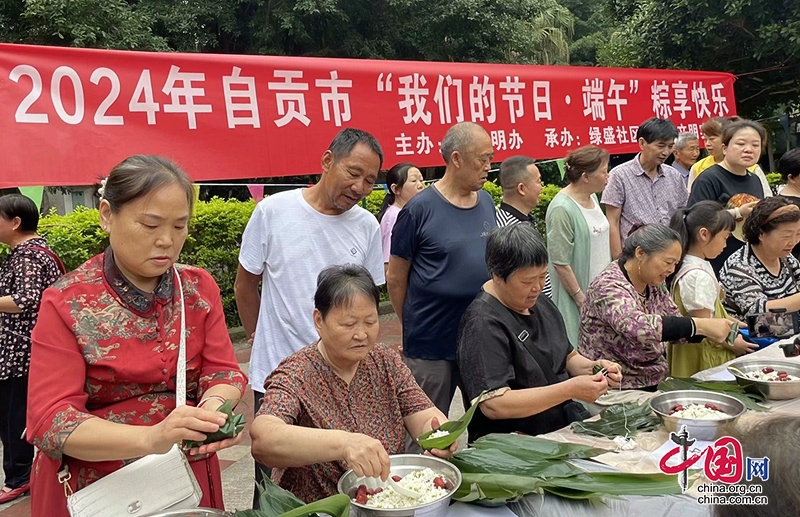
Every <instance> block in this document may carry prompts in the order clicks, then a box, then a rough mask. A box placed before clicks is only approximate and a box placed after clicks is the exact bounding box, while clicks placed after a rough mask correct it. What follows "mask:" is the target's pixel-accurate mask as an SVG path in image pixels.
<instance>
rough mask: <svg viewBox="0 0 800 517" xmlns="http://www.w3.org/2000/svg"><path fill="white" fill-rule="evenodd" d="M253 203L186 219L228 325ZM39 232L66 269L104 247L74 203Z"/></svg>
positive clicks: (217, 205)
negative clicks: (219, 292) (217, 291)
mask: <svg viewBox="0 0 800 517" xmlns="http://www.w3.org/2000/svg"><path fill="white" fill-rule="evenodd" d="M484 190H486V191H487V192H489V194H491V195H492V198H493V199H494V202H495V204H496V205H499V204H500V200H501V199H502V195H503V193H502V189H501V188H500V187H499V186H498V185H496V184H495V183H493V182H487V183H486V184H485V185H484ZM559 190H560V187H558V186H557V185H547V186H546V187H545V188H544V190H543V191H542V195H541V198H540V199H541V200H540V203H539V206H538V207H537V208H536V210H535V211H534V215H535V216H536V218H537V222H538V224H539V230H540V232H541V233H542V235H546V232H545V231H544V215H545V212H546V211H547V205H548V204H549V203H550V200H552V199H553V196H555V195H556V194H557V193H558V191H559ZM385 195H386V192H385V191H384V190H383V189H376V190H374V191H373V192H372V193H371V194H370V195H369V196H367V197H366V198H365V199H364V201H363V203H362V206H364V208H366V209H367V210H368V211H370V212H371V213H372V214H374V215H377V214H378V212H379V211H380V207H381V203H383V198H384V196H385ZM255 205H256V204H255V202H254V201H253V200H250V201H237V200H235V199H228V200H224V199H220V198H213V199H211V200H210V201H200V202H198V203H197V205H196V208H195V214H194V216H193V218H192V220H191V221H190V223H189V237H188V238H187V239H186V243H185V244H184V246H183V251H182V252H181V256H180V259H179V261H180V262H181V263H184V264H191V265H193V266H197V267H202V268H204V269H206V270H208V272H209V273H211V275H212V276H213V277H214V279H215V280H216V281H217V284H219V287H220V291H221V292H222V303H223V306H224V308H225V318H226V320H227V322H228V325H229V326H237V325H240V322H239V316H238V313H237V311H236V300H235V299H234V296H233V282H234V280H235V279H236V270H237V268H238V265H239V248H240V247H241V244H242V233H243V232H244V229H245V226H247V221H249V220H250V215H251V214H252V213H253V209H254V208H255ZM39 233H40V234H41V235H44V236H45V237H46V238H47V242H48V243H49V244H50V246H51V247H52V248H53V250H54V251H55V252H56V254H58V256H59V257H60V258H61V260H62V261H63V262H64V265H65V266H66V268H67V270H69V271H71V270H73V269H75V268H77V267H78V266H80V265H81V264H83V263H84V262H86V261H87V260H89V259H90V258H92V257H93V256H95V255H97V254H99V253H102V252H103V250H105V248H106V247H107V246H108V236H107V235H106V233H105V232H103V231H102V230H101V229H100V216H99V214H98V212H97V210H96V209H90V208H86V207H78V208H77V209H76V210H75V211H74V212H72V213H69V214H66V215H58V214H56V213H50V214H48V215H46V216H44V217H42V219H41V221H40V223H39ZM7 253H8V249H7V248H3V249H0V261H2V260H3V259H5V256H6V255H7Z"/></svg>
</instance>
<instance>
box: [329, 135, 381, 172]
mask: <svg viewBox="0 0 800 517" xmlns="http://www.w3.org/2000/svg"><path fill="white" fill-rule="evenodd" d="M356 144H364V145H366V146H367V147H368V148H369V149H370V150H371V151H372V152H373V153H375V154H377V155H378V158H379V159H380V162H381V163H380V165H379V168H380V167H383V149H381V144H379V143H378V140H377V139H376V138H375V137H374V136H372V135H371V134H370V133H367V132H366V131H364V130H362V129H355V128H352V127H346V128H344V129H342V130H341V131H339V133H338V134H337V135H336V136H335V137H333V141H332V142H331V145H329V146H328V151H330V152H331V154H333V160H334V161H339V160H341V159H342V158H347V157H348V156H350V153H352V152H353V148H354V147H355V146H356Z"/></svg>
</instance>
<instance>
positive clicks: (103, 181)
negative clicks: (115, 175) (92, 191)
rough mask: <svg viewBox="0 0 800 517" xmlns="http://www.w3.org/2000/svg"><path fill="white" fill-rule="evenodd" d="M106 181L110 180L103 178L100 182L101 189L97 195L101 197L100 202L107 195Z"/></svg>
mask: <svg viewBox="0 0 800 517" xmlns="http://www.w3.org/2000/svg"><path fill="white" fill-rule="evenodd" d="M106 181H108V178H103V179H101V180H100V188H98V189H97V195H98V196H100V200H101V201H102V200H103V196H105V194H106Z"/></svg>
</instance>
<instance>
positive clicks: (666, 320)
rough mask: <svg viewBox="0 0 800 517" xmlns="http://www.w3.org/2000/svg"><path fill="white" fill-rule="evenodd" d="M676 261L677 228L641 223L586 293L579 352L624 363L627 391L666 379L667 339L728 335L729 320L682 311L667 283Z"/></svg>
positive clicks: (678, 256) (653, 386) (649, 388)
mask: <svg viewBox="0 0 800 517" xmlns="http://www.w3.org/2000/svg"><path fill="white" fill-rule="evenodd" d="M680 259H681V240H680V236H679V235H678V233H677V232H676V231H675V230H672V229H670V228H668V227H666V226H663V225H660V224H652V225H647V226H642V227H640V228H638V229H636V230H635V231H634V232H633V233H632V234H631V235H630V236H629V237H628V238H627V239H626V240H625V243H624V245H623V248H622V253H621V254H620V256H619V259H618V260H617V261H615V262H612V263H611V264H610V265H609V266H608V267H607V268H606V269H605V270H604V271H603V272H602V273H600V275H598V276H597V277H596V278H595V279H594V281H592V283H591V284H590V286H589V291H588V292H587V293H586V302H587V303H584V304H583V307H582V310H581V328H580V335H579V343H580V345H579V350H580V352H581V354H583V355H585V356H586V357H588V358H589V359H600V358H601V357H602V358H604V359H608V360H611V361H615V362H617V363H619V364H620V365H622V373H623V377H622V387H623V388H625V389H631V388H633V389H640V390H645V391H655V389H656V387H657V386H658V383H659V382H661V381H663V380H664V379H666V378H667V375H668V370H669V367H668V364H667V358H666V355H665V349H666V344H665V343H666V342H686V341H687V340H688V341H692V342H694V341H698V342H699V341H700V340H701V339H702V336H707V337H710V338H711V339H713V340H714V341H718V342H724V341H725V340H726V339H727V337H728V334H729V333H730V329H731V323H732V321H731V320H728V319H721V318H689V317H684V316H681V315H680V312H679V311H678V308H677V307H676V306H675V302H674V301H673V300H672V297H671V296H670V293H669V290H668V289H667V287H666V284H665V282H666V280H667V277H669V276H670V275H671V274H672V273H673V272H674V271H675V267H676V266H677V264H678V262H679V261H680Z"/></svg>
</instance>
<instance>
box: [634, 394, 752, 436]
mask: <svg viewBox="0 0 800 517" xmlns="http://www.w3.org/2000/svg"><path fill="white" fill-rule="evenodd" d="M708 402H710V403H712V404H716V405H717V406H718V407H719V408H720V409H722V410H723V411H725V413H727V414H728V415H729V417H728V418H725V419H722V420H694V419H690V418H677V417H674V416H670V414H669V412H670V411H671V410H672V408H673V407H675V404H681V405H683V406H686V405H688V404H706V403H708ZM650 409H652V410H653V412H655V414H657V415H658V416H659V417H661V420H662V421H663V422H664V427H666V428H667V431H670V432H674V433H677V432H679V431H680V430H681V426H684V425H685V426H686V430H687V431H689V436H690V437H691V438H696V439H698V440H705V441H712V440H716V439H717V438H720V437H722V436H726V435H729V434H730V431H732V427H733V423H734V422H736V420H737V419H738V418H739V417H740V416H741V415H742V414H743V413H744V412H745V411H746V410H747V408H746V407H745V405H744V403H743V402H742V401H740V400H739V399H737V398H734V397H731V396H730V395H725V394H723V393H715V392H713V391H702V390H679V391H668V392H666V393H662V394H660V395H656V396H655V397H653V398H651V399H650Z"/></svg>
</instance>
